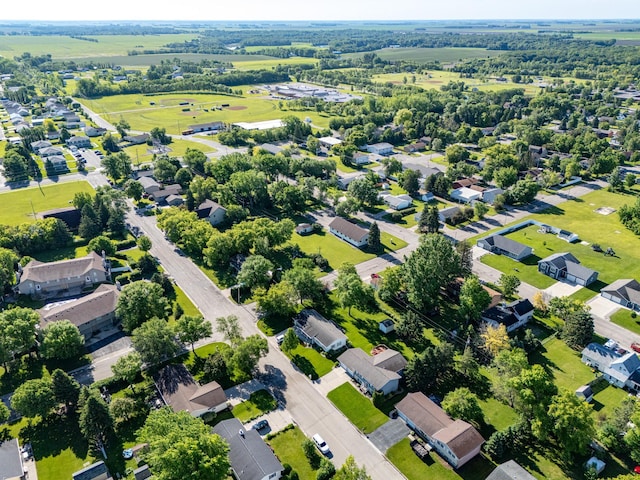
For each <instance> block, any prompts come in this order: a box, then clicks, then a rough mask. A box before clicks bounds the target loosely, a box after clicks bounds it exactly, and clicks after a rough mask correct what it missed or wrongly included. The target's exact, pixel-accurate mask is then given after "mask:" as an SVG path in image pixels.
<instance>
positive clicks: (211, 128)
mask: <svg viewBox="0 0 640 480" xmlns="http://www.w3.org/2000/svg"><path fill="white" fill-rule="evenodd" d="M189 130H193V133H199V132H217V131H219V130H224V122H209V123H198V124H196V125H189Z"/></svg>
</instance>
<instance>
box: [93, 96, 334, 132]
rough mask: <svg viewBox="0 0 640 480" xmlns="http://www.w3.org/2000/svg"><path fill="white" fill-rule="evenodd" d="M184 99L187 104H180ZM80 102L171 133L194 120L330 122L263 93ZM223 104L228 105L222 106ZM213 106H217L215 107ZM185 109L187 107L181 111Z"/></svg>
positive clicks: (113, 117) (138, 126) (109, 116)
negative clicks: (292, 118)
mask: <svg viewBox="0 0 640 480" xmlns="http://www.w3.org/2000/svg"><path fill="white" fill-rule="evenodd" d="M240 88H242V87H240ZM246 88H249V87H246ZM184 102H187V103H188V105H180V103H184ZM82 103H84V104H85V105H86V106H87V107H89V108H90V109H91V110H93V111H94V112H96V113H97V114H99V115H101V116H102V117H103V118H104V119H105V120H107V121H109V122H112V123H115V122H117V121H119V120H120V119H121V118H124V119H125V120H126V121H127V122H129V124H130V125H131V129H132V130H142V131H149V130H151V129H152V128H154V127H164V128H166V130H167V133H171V134H179V133H180V132H182V131H183V130H185V129H186V128H187V127H188V126H189V125H192V124H196V123H208V122H216V121H221V122H225V123H235V122H243V121H250V122H257V121H262V120H275V119H278V118H282V117H283V116H287V115H294V116H296V117H299V118H301V119H303V120H304V119H305V118H306V117H310V118H311V120H312V122H313V124H314V125H317V126H319V127H321V128H324V127H326V126H328V124H329V117H328V116H321V115H320V114H318V113H316V112H315V111H287V110H286V103H284V104H282V107H283V109H282V110H281V109H280V108H279V107H280V104H279V103H278V102H277V101H275V100H269V99H267V98H264V96H262V95H247V96H243V97H236V96H230V95H215V94H202V93H193V94H191V93H189V94H168V95H142V94H131V95H114V96H111V97H103V98H99V99H94V100H82ZM152 103H153V105H152ZM222 104H228V105H229V106H228V107H224V108H223V107H222V106H221V105H222ZM216 106H217V107H219V108H220V110H217V109H216ZM185 109H188V111H183V110H185ZM205 110H206V111H205Z"/></svg>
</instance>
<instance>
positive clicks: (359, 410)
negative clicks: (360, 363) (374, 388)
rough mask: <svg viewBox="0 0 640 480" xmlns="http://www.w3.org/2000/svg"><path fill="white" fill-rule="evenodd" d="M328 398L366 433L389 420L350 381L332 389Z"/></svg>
mask: <svg viewBox="0 0 640 480" xmlns="http://www.w3.org/2000/svg"><path fill="white" fill-rule="evenodd" d="M327 398H328V399H329V400H331V402H332V403H333V404H334V405H335V406H336V407H337V408H338V410H340V411H341V412H342V413H343V414H344V415H345V416H346V417H347V418H348V419H349V421H350V422H351V423H353V425H355V426H356V427H357V428H358V430H360V431H361V432H363V433H365V434H367V433H371V432H373V431H374V430H376V429H377V428H378V427H381V426H382V425H384V424H385V423H387V421H389V417H387V416H386V415H385V414H384V413H382V412H381V411H380V410H378V409H377V408H376V407H374V406H373V403H371V400H369V399H368V398H367V397H365V396H364V395H362V394H361V393H360V392H359V391H358V390H356V389H355V388H354V387H353V385H351V383H349V382H347V383H343V384H342V385H340V386H339V387H337V388H335V389H333V390H331V391H330V392H329V393H328V394H327Z"/></svg>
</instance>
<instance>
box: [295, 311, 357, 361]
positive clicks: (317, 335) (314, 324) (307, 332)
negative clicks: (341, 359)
mask: <svg viewBox="0 0 640 480" xmlns="http://www.w3.org/2000/svg"><path fill="white" fill-rule="evenodd" d="M294 327H295V330H296V333H297V334H298V336H300V337H301V338H302V339H303V340H304V341H305V342H307V343H311V344H314V345H317V346H318V347H320V348H321V349H322V350H324V351H325V352H331V351H336V350H340V349H341V348H344V347H346V346H347V336H346V335H345V334H344V333H343V332H342V330H340V329H339V328H338V327H337V326H336V324H335V323H333V322H332V321H331V320H327V319H326V318H324V317H323V316H322V315H320V314H319V313H318V312H317V311H315V310H313V309H309V308H307V309H304V310H303V311H302V312H300V314H299V315H298V316H297V317H296V318H295V319H294Z"/></svg>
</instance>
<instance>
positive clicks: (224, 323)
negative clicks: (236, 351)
mask: <svg viewBox="0 0 640 480" xmlns="http://www.w3.org/2000/svg"><path fill="white" fill-rule="evenodd" d="M216 331H217V332H219V333H222V334H223V335H224V339H225V340H226V341H227V342H229V343H231V345H234V346H235V345H237V344H239V343H240V342H241V341H242V329H241V328H240V321H239V320H238V317H236V316H235V315H229V316H228V317H218V318H216Z"/></svg>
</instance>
